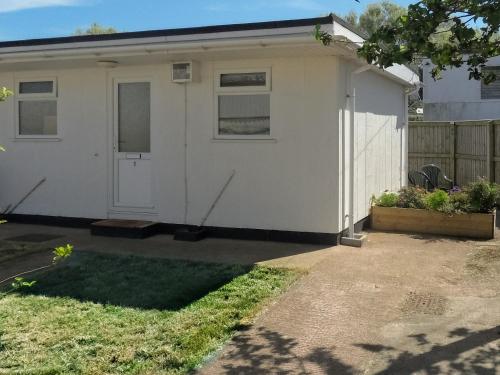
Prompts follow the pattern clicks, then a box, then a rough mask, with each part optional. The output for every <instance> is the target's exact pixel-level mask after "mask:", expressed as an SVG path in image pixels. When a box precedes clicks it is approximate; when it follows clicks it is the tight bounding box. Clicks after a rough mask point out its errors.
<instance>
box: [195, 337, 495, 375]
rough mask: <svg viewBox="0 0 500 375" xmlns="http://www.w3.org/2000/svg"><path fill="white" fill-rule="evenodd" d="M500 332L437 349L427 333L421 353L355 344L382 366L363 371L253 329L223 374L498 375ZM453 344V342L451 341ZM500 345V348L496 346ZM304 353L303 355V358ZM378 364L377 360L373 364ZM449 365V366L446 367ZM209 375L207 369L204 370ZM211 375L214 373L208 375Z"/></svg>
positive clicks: (227, 359) (420, 340) (326, 352)
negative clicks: (376, 358) (365, 374)
mask: <svg viewBox="0 0 500 375" xmlns="http://www.w3.org/2000/svg"><path fill="white" fill-rule="evenodd" d="M499 334H500V327H493V328H490V329H485V330H479V331H471V330H468V329H466V328H458V329H455V330H453V331H451V332H449V333H448V337H447V338H446V339H447V341H448V343H447V344H434V343H432V342H430V341H429V340H428V338H427V335H426V334H419V335H411V336H409V338H410V339H412V340H415V341H416V343H417V346H418V347H419V348H420V347H421V346H422V345H428V346H426V347H425V349H424V350H420V349H418V350H415V352H410V351H401V350H399V349H398V348H394V347H391V346H386V345H382V344H355V345H354V346H355V347H358V348H361V349H363V350H366V351H368V352H371V353H374V355H375V356H376V357H378V360H377V361H376V362H379V363H381V366H380V367H378V366H377V367H378V368H374V369H372V370H371V371H370V370H366V369H365V370H363V371H362V370H361V369H360V368H355V367H353V366H351V365H350V364H347V363H345V362H343V361H342V360H341V359H340V358H339V357H338V356H337V355H336V353H335V349H336V348H335V347H333V348H327V347H313V348H310V349H309V350H308V351H307V352H305V353H304V350H303V348H302V349H301V348H300V346H299V342H298V341H297V340H296V339H294V338H290V337H285V336H283V335H281V334H280V333H278V332H275V331H271V330H268V329H265V328H262V327H260V328H255V329H250V330H249V331H248V332H242V333H241V334H240V335H238V336H236V337H235V338H234V339H233V342H232V345H231V347H230V349H229V350H228V351H227V353H224V356H223V363H222V365H221V368H220V369H219V370H218V371H219V373H222V374H229V375H233V374H234V375H236V374H238V375H240V374H275V373H276V374H277V373H279V374H297V373H299V374H308V373H311V372H312V373H321V374H339V375H340V374H347V375H349V374H362V373H370V374H376V375H386V374H387V375H389V374H390V375H394V374H416V373H419V374H420V373H422V374H436V375H437V374H452V373H453V374H485V375H495V374H496V373H497V372H496V371H497V370H498V367H495V366H498V363H500V362H499V361H500V342H498V340H500V336H499ZM451 340H452V341H451ZM496 344H497V345H496ZM299 351H300V353H299ZM372 362H373V360H372ZM443 366H444V367H443ZM201 373H204V372H203V369H202V371H201ZM207 373H211V372H210V371H208V372H207Z"/></svg>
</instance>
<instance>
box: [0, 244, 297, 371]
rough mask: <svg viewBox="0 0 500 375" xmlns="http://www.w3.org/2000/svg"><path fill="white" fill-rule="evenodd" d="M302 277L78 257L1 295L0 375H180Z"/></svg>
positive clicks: (281, 271) (136, 259)
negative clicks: (29, 285)
mask: <svg viewBox="0 0 500 375" xmlns="http://www.w3.org/2000/svg"><path fill="white" fill-rule="evenodd" d="M297 277H298V274H297V272H294V271H291V270H284V269H275V268H266V267H247V266H231V265H221V264H208V263H196V262H187V261H177V260H163V259H148V258H141V257H119V256H108V255H97V254H91V253H75V254H74V255H73V256H72V258H71V259H70V261H69V262H68V263H67V264H65V265H63V266H61V267H60V268H58V269H55V270H53V271H51V272H48V273H45V274H41V275H37V276H36V279H37V280H38V283H37V284H36V286H35V287H34V288H32V289H29V290H26V291H24V292H23V293H22V294H13V295H8V296H4V297H3V298H1V297H0V374H33V375H34V374H37V375H42V374H43V375H48V374H122V373H124V374H183V373H187V372H189V371H190V370H192V369H194V368H196V366H198V365H199V364H200V363H201V362H202V361H203V360H204V359H205V358H206V357H207V356H208V355H210V354H211V353H213V352H214V351H215V350H216V349H218V348H219V347H221V345H222V344H223V343H224V342H225V341H227V339H228V338H230V337H231V335H232V334H233V333H234V332H235V331H236V330H237V329H238V328H240V327H241V326H242V325H245V324H247V323H248V322H249V321H250V320H251V318H252V317H253V316H255V314H256V312H257V311H258V310H259V308H261V307H262V304H263V303H264V302H265V301H268V300H269V299H270V298H272V297H276V296H277V295H279V294H280V293H281V292H282V291H283V290H284V289H286V288H287V287H288V286H289V285H290V284H291V283H292V282H293V281H294V280H296V279H297Z"/></svg>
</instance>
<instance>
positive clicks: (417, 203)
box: [398, 186, 427, 209]
mask: <svg viewBox="0 0 500 375" xmlns="http://www.w3.org/2000/svg"><path fill="white" fill-rule="evenodd" d="M426 194H427V192H426V191H425V189H422V188H419V187H413V186H410V187H406V188H403V189H401V191H400V193H399V202H398V206H399V207H401V208H420V209H422V208H425V202H424V197H425V195H426Z"/></svg>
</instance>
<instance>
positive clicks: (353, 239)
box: [340, 65, 372, 247]
mask: <svg viewBox="0 0 500 375" xmlns="http://www.w3.org/2000/svg"><path fill="white" fill-rule="evenodd" d="M371 67H372V66H371V65H363V66H361V67H360V68H358V69H356V70H353V71H351V72H350V73H348V74H349V78H348V88H347V95H346V97H347V98H348V101H349V158H348V163H349V195H348V196H349V204H348V210H349V212H348V214H347V216H348V220H349V227H348V235H347V237H342V238H341V241H340V242H341V244H342V245H346V246H353V247H361V246H362V245H363V242H364V241H365V239H366V238H365V236H363V235H362V234H357V233H355V230H354V185H355V176H354V166H355V153H354V146H355V142H354V137H355V133H356V132H355V130H356V129H355V116H356V88H355V87H354V83H353V81H354V76H355V75H357V74H360V73H362V72H365V71H367V70H369V69H371ZM345 136H346V134H345V133H344V137H345ZM346 143H347V142H346ZM345 167H346V166H345V165H344V168H345ZM344 188H345V185H344Z"/></svg>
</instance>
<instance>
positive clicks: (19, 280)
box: [10, 277, 36, 290]
mask: <svg viewBox="0 0 500 375" xmlns="http://www.w3.org/2000/svg"><path fill="white" fill-rule="evenodd" d="M35 284H36V280H32V281H26V279H24V277H16V278H15V279H14V281H13V282H12V284H10V285H11V286H12V289H14V290H18V289H22V288H31V287H32V286H33V285H35Z"/></svg>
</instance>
